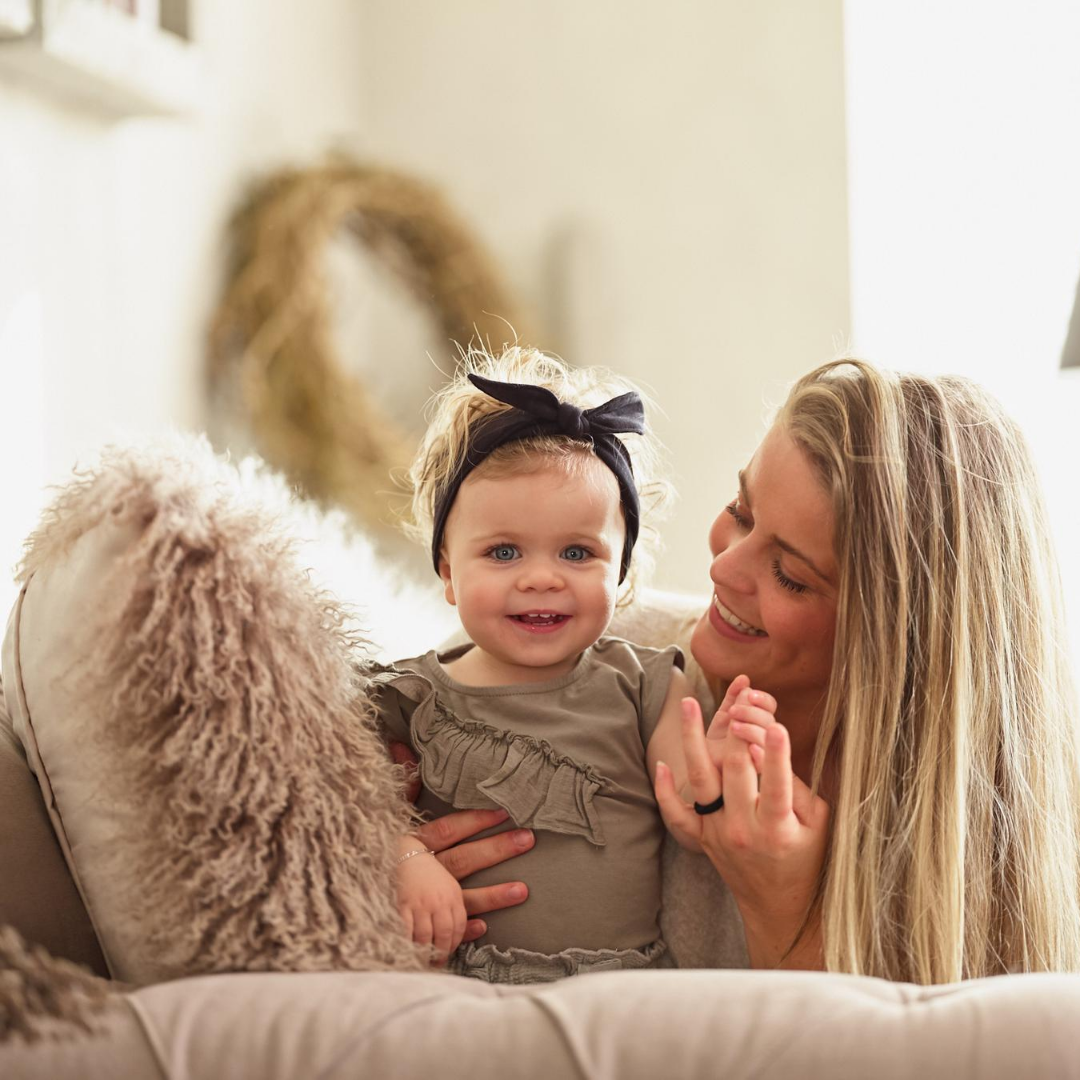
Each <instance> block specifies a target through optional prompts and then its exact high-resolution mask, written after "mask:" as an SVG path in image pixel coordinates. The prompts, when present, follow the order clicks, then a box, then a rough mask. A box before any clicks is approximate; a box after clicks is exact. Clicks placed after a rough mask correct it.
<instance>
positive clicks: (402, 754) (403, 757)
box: [390, 742, 420, 802]
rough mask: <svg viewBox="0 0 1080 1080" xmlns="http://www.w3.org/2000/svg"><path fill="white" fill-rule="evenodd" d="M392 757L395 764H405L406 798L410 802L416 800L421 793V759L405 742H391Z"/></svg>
mask: <svg viewBox="0 0 1080 1080" xmlns="http://www.w3.org/2000/svg"><path fill="white" fill-rule="evenodd" d="M390 759H391V761H393V763H394V764H395V765H402V766H404V770H403V771H404V773H405V798H406V799H407V800H408V801H409V802H416V800H417V798H418V797H419V795H420V769H419V767H418V766H419V761H420V759H419V758H418V757H417V756H416V754H415V753H413V751H412V749H411V748H410V747H409V746H407V745H406V744H405V743H403V742H392V743H391V744H390Z"/></svg>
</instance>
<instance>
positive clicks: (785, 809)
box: [758, 724, 809, 825]
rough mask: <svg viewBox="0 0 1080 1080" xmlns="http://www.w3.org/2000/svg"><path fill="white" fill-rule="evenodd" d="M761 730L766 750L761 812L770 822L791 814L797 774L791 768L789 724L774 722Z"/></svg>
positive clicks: (759, 808) (762, 778) (762, 816)
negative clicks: (795, 775) (794, 781)
mask: <svg viewBox="0 0 1080 1080" xmlns="http://www.w3.org/2000/svg"><path fill="white" fill-rule="evenodd" d="M762 733H763V734H764V736H765V740H764V749H765V753H764V760H763V762H762V765H761V789H760V793H759V794H760V800H759V802H758V816H759V818H760V819H761V821H762V822H763V823H764V824H766V825H769V824H775V823H777V822H780V821H785V820H786V819H787V818H788V816H789V815H790V814H791V811H792V788H793V783H792V782H793V780H794V779H795V777H794V774H793V773H792V771H791V740H790V739H789V738H788V733H787V728H785V727H784V726H783V724H773V725H772V727H770V728H768V729H767V730H765V731H763V732H762ZM807 794H809V789H807Z"/></svg>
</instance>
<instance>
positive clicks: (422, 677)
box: [373, 348, 688, 983]
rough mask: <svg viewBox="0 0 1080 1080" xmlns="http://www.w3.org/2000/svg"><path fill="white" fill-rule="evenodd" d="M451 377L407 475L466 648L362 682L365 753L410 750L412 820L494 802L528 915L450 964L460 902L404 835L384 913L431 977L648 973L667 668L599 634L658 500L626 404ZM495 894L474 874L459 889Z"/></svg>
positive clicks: (667, 752) (672, 709)
mask: <svg viewBox="0 0 1080 1080" xmlns="http://www.w3.org/2000/svg"><path fill="white" fill-rule="evenodd" d="M466 366H467V368H468V369H469V370H468V373H467V374H462V375H459V376H458V377H456V378H455V379H454V380H453V381H452V383H451V384H450V385H449V386H448V387H447V388H446V389H445V390H444V391H443V392H442V393H441V394H439V395H438V396H437V398H436V401H435V408H434V413H433V417H432V421H431V425H430V428H429V430H428V432H427V435H426V437H425V439H424V442H423V444H422V446H421V448H420V451H419V453H418V456H417V459H416V461H415V463H414V465H413V467H412V470H411V473H410V477H411V481H412V490H413V511H414V521H415V524H416V526H417V528H418V529H419V530H421V531H422V534H423V535H424V536H425V538H426V539H427V540H428V542H429V543H430V547H431V557H432V562H433V564H434V567H435V570H436V572H437V573H438V574H439V576H440V577H441V578H442V581H443V586H444V588H445V593H446V599H447V601H448V602H449V603H450V604H453V605H455V606H456V607H457V609H458V613H459V616H460V619H461V624H462V627H463V629H464V631H465V634H466V635H467V636H468V638H469V643H468V644H465V645H460V646H458V647H456V648H452V649H448V650H446V651H445V652H439V653H436V652H434V651H433V652H429V653H427V654H426V655H424V656H419V657H413V658H410V659H407V660H401V661H399V662H397V663H395V664H393V665H391V666H389V667H385V668H379V669H377V670H376V672H375V673H374V676H373V691H374V696H375V700H376V704H377V706H378V708H379V712H380V717H381V720H382V723H383V726H384V728H385V733H386V735H387V737H388V738H390V739H394V740H398V741H402V742H405V743H408V744H409V745H410V746H411V747H412V749H413V750H414V751H415V753H416V755H417V756H418V759H419V770H420V777H421V779H422V781H423V794H422V796H421V800H420V802H419V808H420V809H421V810H423V811H427V812H430V813H432V814H434V815H439V814H443V813H446V812H448V811H450V810H451V809H459V810H460V809H477V808H483V809H498V808H502V809H504V810H505V811H506V812H507V813H508V815H509V826H506V827H523V828H529V829H533V830H535V833H536V837H537V839H536V844H535V847H534V848H533V849H532V850H531V851H529V852H528V853H526V854H524V855H522V856H520V857H519V858H518V859H517V860H516V863H515V872H516V873H518V874H520V876H521V877H522V878H523V879H525V880H527V881H528V882H529V887H530V898H529V900H528V901H527V902H526V903H525V904H522V905H520V906H519V907H514V908H508V909H505V910H502V911H496V912H492V913H490V914H489V915H488V916H486V919H487V923H488V934H487V937H486V939H485V941H484V943H483V944H476V943H469V944H466V945H462V946H461V947H460V948H458V946H459V943H460V942H461V938H462V933H463V931H464V926H465V910H464V905H463V902H462V897H461V886H460V885H459V884H458V882H457V881H456V880H455V879H454V878H453V877H452V876H451V875H450V873H449V872H448V871H447V870H445V869H444V868H443V866H442V865H441V864H440V863H439V862H438V861H437V860H436V859H434V858H433V857H432V855H431V853H430V852H428V851H427V850H426V849H425V848H424V846H423V845H422V844H421V843H420V841H419V840H418V839H417V838H416V837H412V836H410V837H408V838H406V840H405V841H404V843H403V847H402V853H401V859H400V860H399V866H398V874H399V881H398V884H399V898H400V906H401V910H402V915H403V917H404V919H405V922H406V925H407V927H408V929H409V931H410V933H411V934H412V936H413V938H414V940H415V941H417V942H421V943H425V944H427V943H435V944H436V945H437V946H442V948H443V949H444V950H445V951H446V952H448V953H450V954H451V955H450V956H449V962H448V967H449V969H450V970H451V971H454V972H457V973H459V974H464V975H471V976H475V977H479V978H482V979H486V980H489V981H491V982H502V983H521V982H535V981H545V980H550V979H556V978H560V977H562V976H564V975H569V974H574V973H577V972H580V971H587V970H597V969H601V970H607V969H612V970H618V969H629V968H645V967H653V966H658V965H663V964H664V962H665V953H666V948H665V946H664V943H663V942H662V941H661V940H660V931H659V921H658V919H659V908H660V845H661V840H662V838H663V831H664V830H663V824H662V822H661V819H660V815H659V813H658V811H657V808H656V803H655V800H654V797H653V791H652V783H651V781H650V775H651V772H652V771H653V770H654V768H655V760H656V759H657V758H658V757H663V759H664V761H666V762H667V763H668V764H669V765H670V766H671V768H672V770H673V773H674V776H675V782H676V786H677V787H679V786H681V785H682V784H683V782H684V780H685V765H684V764H683V758H682V751H681V742H680V701H681V699H682V698H683V697H684V696H686V694H687V693H688V689H687V681H686V677H685V676H684V675H683V672H682V667H683V657H682V655H681V653H680V652H679V650H678V649H677V648H675V647H674V646H671V647H669V648H666V649H651V648H645V647H642V646H639V645H633V644H631V643H630V642H627V641H623V640H620V639H619V638H615V637H607V636H605V630H606V629H607V626H608V623H609V622H610V620H611V617H612V614H613V612H614V610H615V605H616V599H617V596H618V595H619V593H620V587H623V592H624V594H625V592H626V591H627V586H628V583H629V578H628V572H629V570H630V566H631V556H632V554H633V551H634V545H635V542H636V541H637V539H638V533H639V525H640V515H641V503H642V497H643V495H644V496H647V497H648V498H649V499H650V500H652V501H653V502H659V501H662V497H663V495H664V493H665V492H666V485H664V484H662V483H661V482H660V481H659V480H658V479H656V477H655V475H654V473H655V462H656V461H657V458H658V454H657V452H656V448H655V446H654V445H653V443H652V441H651V436H650V434H649V432H648V429H647V427H646V424H645V417H644V410H643V406H642V402H641V398H640V396H639V395H638V394H637V393H636V392H635V391H633V390H632V389H629V388H628V387H627V386H626V385H625V384H621V385H620V384H615V383H614V381H613V380H612V378H611V377H610V376H609V375H607V373H604V372H600V371H597V370H595V369H585V370H573V369H570V368H568V367H567V366H565V365H564V364H562V363H560V362H559V361H557V360H554V359H552V358H550V357H548V356H546V355H544V354H542V353H539V352H536V351H534V350H527V349H520V348H513V349H509V350H507V351H506V352H505V353H504V354H503V355H502V356H501V357H498V358H496V357H491V356H488V355H486V354H477V353H471V354H470V355H469V357H468V358H467V364H466ZM613 392H615V396H612V394H613ZM590 403H591V404H592V405H593V407H591V408H590V407H588V405H589V404H590ZM624 437H625V438H626V441H625V442H624V441H623V440H624ZM632 462H633V464H632ZM661 748H662V750H663V752H662V753H661V752H660V751H661ZM501 879H502V878H501V876H500V870H499V869H498V868H494V869H491V870H486V871H481V872H480V873H477V874H475V875H473V876H472V877H471V878H469V879H468V880H467V881H466V882H465V884H466V885H469V886H483V885H487V884H493V883H495V882H498V881H500V880H501Z"/></svg>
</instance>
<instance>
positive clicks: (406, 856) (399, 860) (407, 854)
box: [395, 847, 435, 866]
mask: <svg viewBox="0 0 1080 1080" xmlns="http://www.w3.org/2000/svg"><path fill="white" fill-rule="evenodd" d="M434 854H435V852H434V851H432V850H431V848H426V847H425V848H417V849H416V850H415V851H406V852H405V854H404V855H399V856H398V858H397V862H396V863H395V865H396V866H400V865H401V864H402V863H403V862H404V861H405V860H406V859H411V858H413V857H414V856H416V855H434Z"/></svg>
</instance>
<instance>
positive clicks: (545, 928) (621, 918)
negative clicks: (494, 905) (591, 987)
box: [371, 637, 684, 983]
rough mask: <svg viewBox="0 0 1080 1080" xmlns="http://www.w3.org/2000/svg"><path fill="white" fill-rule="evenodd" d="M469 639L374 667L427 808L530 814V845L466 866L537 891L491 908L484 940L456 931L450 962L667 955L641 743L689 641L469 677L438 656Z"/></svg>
mask: <svg viewBox="0 0 1080 1080" xmlns="http://www.w3.org/2000/svg"><path fill="white" fill-rule="evenodd" d="M472 647H473V646H472V645H471V644H467V645H462V646H458V647H457V648H454V649H451V650H448V651H447V652H444V653H441V654H438V653H436V652H434V651H432V652H429V653H427V654H425V655H424V656H419V657H413V658H411V659H407V660H401V661H398V662H397V663H395V664H393V665H390V666H388V667H382V666H378V667H376V668H375V669H374V671H373V673H372V674H371V679H372V690H373V698H374V700H375V703H376V705H377V707H378V709H379V715H380V718H381V721H382V723H383V725H384V728H385V734H386V736H387V737H388V738H389V739H393V740H397V741H401V742H405V743H408V744H409V745H410V746H411V747H412V748H413V750H414V751H415V752H416V754H417V756H418V758H419V760H420V777H421V779H422V781H423V793H422V795H421V798H420V801H419V803H418V807H419V809H420V810H422V811H424V812H425V813H427V814H429V815H430V816H438V815H441V814H444V813H447V812H448V811H450V810H452V809H454V810H466V809H497V808H499V807H501V808H503V809H504V810H506V811H507V813H508V814H509V815H510V823H509V824H508V825H501V826H499V829H498V830H493V831H501V830H502V829H504V828H510V827H518V828H529V829H533V830H535V834H536V844H535V846H534V847H533V848H532V850H531V851H528V852H526V853H525V854H523V855H520V856H518V857H517V858H515V859H514V861H513V863H512V864H509V865H508V864H502V865H499V866H495V867H490V868H488V869H486V870H481V871H480V872H478V873H476V874H473V875H472V876H471V877H469V878H467V879H466V880H464V881H463V882H462V885H463V886H465V887H471V886H483V885H493V884H497V883H499V882H503V881H506V880H508V874H509V877H510V879H520V880H522V881H525V882H526V883H527V884H528V886H529V898H528V900H526V901H525V903H523V904H520V905H518V906H517V907H512V908H506V909H504V910H502V911H493V912H490V913H488V914H485V916H484V919H485V921H486V922H487V924H488V932H487V934H486V935H485V937H484V938H483V940H482V943H480V944H477V943H475V942H474V943H469V944H465V945H462V946H461V948H459V949H458V950H457V952H456V953H455V954H454V955H453V956H452V957H451V958H450V963H449V965H448V967H449V970H451V971H453V972H456V973H457V974H461V975H470V976H473V977H476V978H481V979H485V980H487V981H489V982H498V983H529V982H543V981H548V980H552V979H557V978H562V977H563V976H566V975H574V974H578V973H580V972H586V971H605V970H620V969H631V968H645V967H658V966H667V964H668V960H667V957H666V951H667V950H666V948H665V946H664V943H663V942H662V941H661V940H660V928H659V913H660V847H661V841H662V840H663V836H664V826H663V823H662V822H661V820H660V815H659V811H658V810H657V807H656V801H655V799H654V798H653V792H652V784H651V782H650V780H649V774H648V770H647V768H646V765H645V747H646V746H647V745H648V741H649V738H650V737H651V736H652V733H653V731H654V729H655V728H656V724H657V722H658V720H659V718H660V713H661V710H662V708H663V705H664V701H665V699H666V697H667V693H668V687H669V685H670V682H671V671H672V666H673V665H676V666H678V667H679V668H682V667H683V665H684V661H683V656H682V653H681V652H680V650H679V649H678V648H676V647H675V646H670V647H669V648H666V649H652V648H647V647H645V646H641V645H634V644H631V643H630V642H628V641H623V640H622V639H620V638H614V637H606V638H601V639H600V640H599V641H597V642H596V644H594V645H592V646H591V647H590V648H588V649H586V650H585V652H584V653H582V655H581V657H580V659H579V660H578V663H577V664H576V665H575V667H574V668H573V669H572V670H571V671H569V672H568V673H567V674H565V675H563V676H561V677H559V678H557V679H551V680H548V681H546V682H540V683H525V684H520V685H514V686H466V685H464V684H462V683H459V682H457V681H456V680H455V679H453V678H452V677H451V676H450V675H449V673H448V672H447V670H446V668H445V667H444V666H443V665H444V664H447V663H450V662H452V661H454V660H456V659H458V658H459V657H461V656H463V655H464V654H465V653H466V652H467V651H468V650H469V649H471V648H472Z"/></svg>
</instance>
